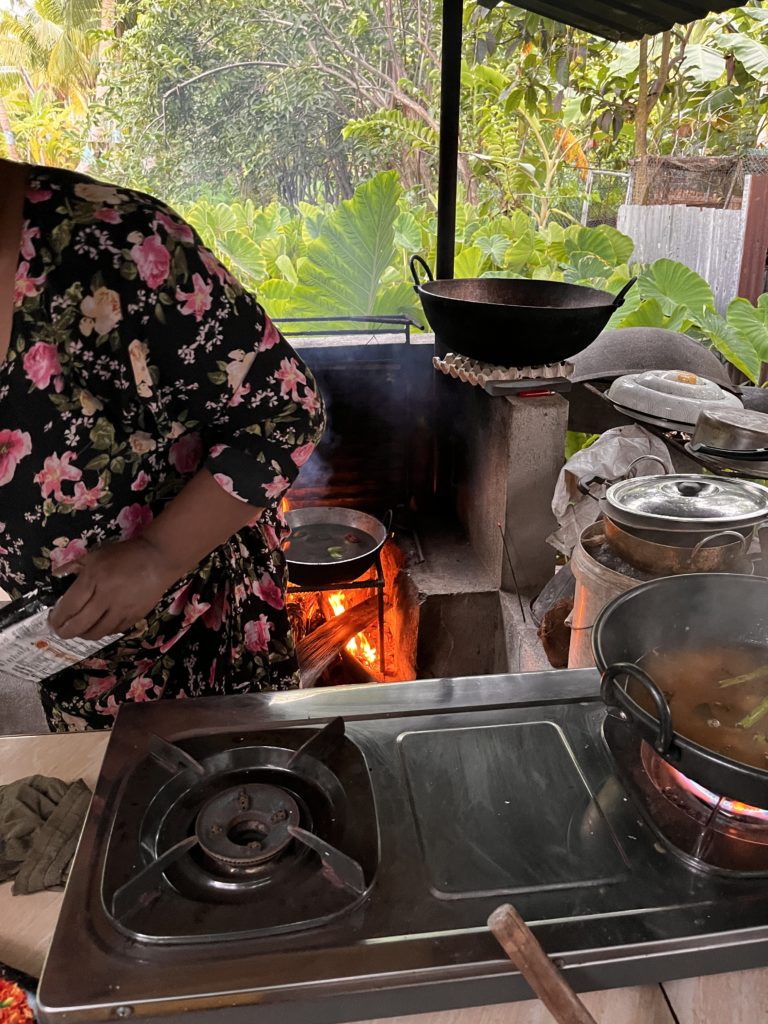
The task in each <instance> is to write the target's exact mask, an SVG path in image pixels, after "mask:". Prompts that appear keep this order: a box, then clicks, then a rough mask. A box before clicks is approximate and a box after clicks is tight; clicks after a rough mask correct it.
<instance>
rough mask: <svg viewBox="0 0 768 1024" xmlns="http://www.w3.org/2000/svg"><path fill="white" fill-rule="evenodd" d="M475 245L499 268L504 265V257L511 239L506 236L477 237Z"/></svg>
mask: <svg viewBox="0 0 768 1024" xmlns="http://www.w3.org/2000/svg"><path fill="white" fill-rule="evenodd" d="M474 244H475V245H476V246H477V247H478V249H480V250H481V251H482V252H483V253H484V254H485V255H486V256H488V257H489V258H490V259H491V261H492V262H493V263H495V264H496V266H497V267H501V266H503V265H504V262H505V260H504V256H505V255H506V252H507V249H508V248H509V238H507V236H506V235H498V234H496V235H476V236H475V239H474Z"/></svg>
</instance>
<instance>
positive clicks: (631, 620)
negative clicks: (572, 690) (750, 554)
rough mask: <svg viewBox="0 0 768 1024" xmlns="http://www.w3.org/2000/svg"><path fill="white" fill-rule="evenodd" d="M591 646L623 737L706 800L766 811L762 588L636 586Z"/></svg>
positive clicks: (767, 647)
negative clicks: (649, 749) (629, 734)
mask: <svg viewBox="0 0 768 1024" xmlns="http://www.w3.org/2000/svg"><path fill="white" fill-rule="evenodd" d="M592 646H593V651H594V655H595V663H596V664H597V666H598V668H599V669H600V671H601V672H602V675H603V678H602V686H601V694H602V697H603V701H604V702H605V704H606V705H607V706H608V707H609V709H612V713H614V714H616V713H620V715H621V718H622V719H623V721H624V722H625V723H626V727H627V728H628V729H630V730H632V731H634V732H636V733H639V735H640V736H642V737H643V738H644V739H646V740H647V741H648V742H649V743H651V745H652V746H653V747H654V749H655V750H656V751H657V752H658V753H659V754H661V756H662V757H664V758H666V759H667V760H668V761H669V762H670V763H671V764H673V765H674V766H675V768H677V769H678V770H679V771H680V772H682V773H683V775H686V776H687V777H688V778H689V779H691V780H692V781H694V782H698V783H699V784H700V785H702V786H704V787H706V788H707V789H708V790H710V791H711V792H713V793H718V794H720V795H721V796H724V797H728V798H729V799H731V800H739V801H741V802H743V803H745V804H750V805H751V806H752V807H764V808H768V579H767V578H765V577H761V576H742V575H739V574H736V573H691V574H689V575H682V576H666V577H662V578H660V579H655V580H650V581H648V582H647V583H642V584H640V586H638V587H635V588H634V589H632V590H630V591H628V592H627V593H625V594H621V595H620V596H619V597H617V598H615V599H614V600H613V601H611V602H610V604H608V605H606V607H605V608H603V610H602V612H601V613H600V615H599V616H598V619H597V622H596V623H595V626H594V629H593V631H592ZM625 686H626V690H625ZM614 709H615V710H614Z"/></svg>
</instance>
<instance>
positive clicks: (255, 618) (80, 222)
mask: <svg viewBox="0 0 768 1024" xmlns="http://www.w3.org/2000/svg"><path fill="white" fill-rule="evenodd" d="M0 182H1V183H2V188H0V586H2V587H3V588H4V589H5V590H6V591H8V592H9V593H10V595H11V597H18V596H19V595H21V594H22V593H23V592H25V591H27V590H29V589H30V588H32V587H34V586H36V585H37V584H39V583H41V582H46V581H48V580H49V579H50V577H51V576H52V575H53V576H57V575H62V574H66V575H67V576H70V575H71V578H72V580H73V581H74V582H72V583H71V585H70V586H69V588H68V589H67V591H66V593H65V595H64V596H63V597H62V598H61V599H60V600H59V602H58V604H57V605H56V607H55V609H54V610H53V612H52V614H51V623H52V625H53V626H54V628H56V630H57V632H58V633H59V634H60V635H61V636H62V637H75V636H78V637H84V638H86V639H99V638H102V637H105V636H112V635H113V634H116V633H123V634H125V635H124V636H123V638H122V639H120V640H119V641H117V642H115V643H112V644H111V645H110V646H108V647H106V648H104V649H103V650H101V651H99V652H98V656H96V657H92V658H90V659H89V660H88V661H87V662H85V663H83V664H82V665H80V666H78V667H76V668H74V669H66V670H65V671H63V672H60V673H58V674H57V675H56V676H54V677H52V678H50V679H48V680H46V681H45V682H44V683H43V684H41V685H42V691H41V692H42V700H43V705H44V708H45V711H46V714H47V716H48V721H49V725H50V727H51V728H52V729H53V730H57V731H67V730H75V729H85V728H89V729H90V728H94V729H98V728H108V727H109V726H111V724H112V721H113V719H114V716H115V714H116V713H117V711H118V709H119V707H120V705H121V704H123V703H124V702H126V701H146V700H155V699H158V698H160V697H176V698H183V697H196V696H201V695H211V694H225V693H244V692H248V691H254V690H262V689H285V688H289V687H293V686H296V685H297V683H298V668H297V663H296V657H295V650H294V646H293V640H292V636H291V631H290V627H289V623H288V616H287V613H286V609H285V603H284V583H285V563H284V559H283V557H282V554H281V551H280V543H281V540H282V539H283V533H284V523H283V521H282V519H281V516H280V512H279V503H280V501H281V499H282V498H283V496H284V495H285V492H286V491H287V489H288V488H289V486H290V485H291V483H292V481H293V479H294V478H295V476H296V474H297V472H298V470H299V468H300V467H301V466H302V465H303V464H304V462H306V460H307V459H308V458H309V456H310V454H311V452H312V450H313V448H314V446H315V445H316V443H317V442H318V440H319V437H320V434H321V432H322V427H323V409H322V402H321V399H320V396H319V394H318V392H317V389H316V386H315V382H314V380H313V378H312V376H311V374H310V372H309V371H308V369H307V367H306V366H304V365H303V364H302V363H301V361H300V360H299V359H298V358H297V356H296V353H295V352H294V351H293V350H292V349H291V348H290V347H289V345H288V344H287V342H286V341H285V340H284V339H283V338H282V336H281V335H280V333H279V332H278V331H277V330H276V328H275V327H274V326H273V324H272V323H271V322H270V320H269V319H268V318H267V317H266V315H265V314H264V311H263V310H262V309H261V307H260V306H259V305H258V303H257V302H256V300H255V299H254V298H253V297H252V296H251V295H249V294H248V292H246V291H244V290H243V288H242V287H241V286H240V285H239V284H238V282H237V281H236V280H234V278H233V277H232V276H231V275H230V274H229V272H228V271H227V270H226V269H225V268H224V267H223V266H222V265H221V264H220V263H219V262H218V261H217V260H216V259H215V258H214V257H213V256H212V255H211V253H210V252H209V251H208V250H207V249H205V248H204V247H203V245H202V244H201V242H200V239H199V238H198V237H197V236H196V234H195V233H194V231H193V230H192V229H191V228H190V227H189V226H188V225H187V224H186V223H185V222H184V221H182V220H181V219H180V218H179V217H178V216H177V215H176V214H175V213H174V212H173V211H172V210H170V209H169V208H168V207H166V206H164V205H163V204H162V203H160V202H158V201H157V200H155V199H152V198H150V197H148V196H145V195H142V194H139V193H137V192H134V191H131V190H129V189H124V188H118V187H113V186H110V185H103V184H100V183H97V182H95V181H92V180H91V179H89V178H86V177H84V176H82V175H79V174H75V173H71V172H68V171H61V170H53V169H49V168H38V167H32V168H27V167H21V166H20V165H17V164H11V163H8V162H6V161H2V160H0Z"/></svg>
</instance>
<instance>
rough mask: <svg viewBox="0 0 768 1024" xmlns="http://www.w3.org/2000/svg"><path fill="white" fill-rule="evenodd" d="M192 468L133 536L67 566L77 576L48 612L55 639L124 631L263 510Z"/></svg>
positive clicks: (89, 637)
mask: <svg viewBox="0 0 768 1024" xmlns="http://www.w3.org/2000/svg"><path fill="white" fill-rule="evenodd" d="M262 512H263V509H257V508H254V507H253V505H249V504H247V503H246V502H244V501H240V500H239V499H238V498H235V497H233V496H232V495H231V494H228V493H227V491H225V490H224V488H223V487H221V486H219V484H218V483H217V482H216V481H215V480H214V478H213V476H212V475H211V474H210V473H209V472H208V470H206V469H203V470H201V471H200V472H199V473H197V474H196V475H195V476H194V477H193V478H192V479H191V480H190V481H189V483H188V484H187V485H186V486H185V487H184V489H183V490H182V491H181V493H180V494H178V495H177V496H176V498H174V500H173V501H172V502H170V504H169V505H168V506H167V508H165V509H164V510H163V511H162V512H161V513H160V515H159V516H158V517H157V518H156V519H155V520H154V521H153V522H152V523H151V524H150V526H149V527H148V528H147V530H146V531H145V533H144V534H143V536H142V537H140V538H138V539H136V540H128V541H122V542H120V543H117V544H108V545H105V546H104V547H102V548H98V549H97V550H95V551H91V552H89V553H88V554H87V555H86V556H85V558H83V559H81V560H80V561H79V562H74V563H72V564H70V565H68V566H66V567H65V569H64V573H71V572H74V573H77V579H76V580H75V582H74V583H73V584H72V586H71V587H70V588H69V589H68V590H67V592H66V594H64V596H63V597H62V598H61V599H60V600H59V602H58V603H57V604H56V606H55V608H53V610H52V611H51V615H50V624H51V626H52V627H53V628H54V629H55V630H56V632H57V633H58V634H59V636H60V637H62V638H63V639H69V638H70V637H82V638H84V639H86V640H98V639H100V638H101V637H103V636H109V635H110V634H112V633H121V632H124V631H125V630H127V629H130V627H131V626H133V625H134V624H135V623H137V622H139V621H140V620H141V619H143V618H144V616H145V615H147V614H148V613H149V612H150V611H151V610H152V609H153V608H154V607H155V606H156V605H157V604H158V602H159V601H160V599H161V598H162V596H163V595H164V594H165V593H166V592H167V591H168V590H169V589H170V588H171V587H172V586H173V584H174V583H176V581H177V580H179V579H181V577H182V576H185V575H186V574H187V573H188V572H190V570H192V569H194V567H195V566H196V565H197V564H198V563H199V562H200V561H201V560H202V559H203V558H205V556H206V555H208V554H210V552H211V551H213V550H214V548H217V547H219V545H220V544H223V543H224V542H225V541H227V540H228V539H229V538H230V537H231V536H232V534H233V533H236V532H237V531H238V530H241V529H242V528H243V527H244V526H245V525H246V524H247V523H250V522H251V521H252V520H253V519H254V518H256V517H258V516H259V515H261V513H262Z"/></svg>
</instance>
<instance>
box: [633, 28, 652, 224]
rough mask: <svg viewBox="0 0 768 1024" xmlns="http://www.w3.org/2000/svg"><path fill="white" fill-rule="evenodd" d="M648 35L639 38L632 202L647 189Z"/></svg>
mask: <svg viewBox="0 0 768 1024" xmlns="http://www.w3.org/2000/svg"><path fill="white" fill-rule="evenodd" d="M648 113H649V111H648V36H643V38H642V39H641V40H640V63H639V65H638V74H637V110H636V112H635V168H634V175H633V184H634V187H633V190H632V202H633V203H638V204H641V205H642V203H643V202H644V200H645V196H646V192H647V191H648Z"/></svg>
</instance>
